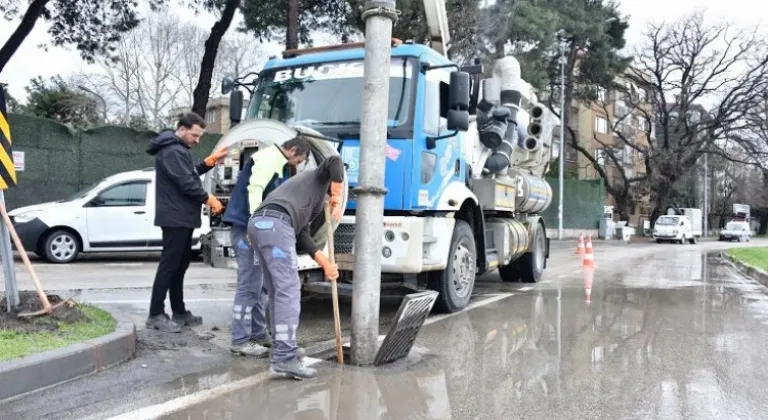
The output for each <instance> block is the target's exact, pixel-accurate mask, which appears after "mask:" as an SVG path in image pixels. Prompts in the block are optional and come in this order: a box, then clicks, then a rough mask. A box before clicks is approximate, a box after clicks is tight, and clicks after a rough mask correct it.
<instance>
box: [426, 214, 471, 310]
mask: <svg viewBox="0 0 768 420" xmlns="http://www.w3.org/2000/svg"><path fill="white" fill-rule="evenodd" d="M476 269H477V251H476V248H475V235H474V234H473V233H472V228H471V227H469V223H467V222H465V221H463V220H456V225H455V226H454V228H453V237H452V238H451V248H450V253H449V254H448V265H447V266H446V267H445V270H442V271H435V272H431V273H429V286H428V288H429V289H431V290H434V291H436V292H438V293H439V295H438V296H437V301H436V302H435V309H436V310H437V311H439V312H448V313H453V312H458V311H460V310H462V309H464V307H466V306H467V305H468V304H469V299H470V298H471V297H472V289H473V288H474V287H475V271H476Z"/></svg>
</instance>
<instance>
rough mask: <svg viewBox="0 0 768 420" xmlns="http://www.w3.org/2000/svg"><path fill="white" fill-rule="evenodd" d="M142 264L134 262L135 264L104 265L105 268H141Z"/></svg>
mask: <svg viewBox="0 0 768 420" xmlns="http://www.w3.org/2000/svg"><path fill="white" fill-rule="evenodd" d="M143 265H144V263H143V262H135V263H104V266H105V267H141V266H143Z"/></svg>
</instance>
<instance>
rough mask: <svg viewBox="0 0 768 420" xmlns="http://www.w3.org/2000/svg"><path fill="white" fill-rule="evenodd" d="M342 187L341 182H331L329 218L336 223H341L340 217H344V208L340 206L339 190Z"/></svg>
mask: <svg viewBox="0 0 768 420" xmlns="http://www.w3.org/2000/svg"><path fill="white" fill-rule="evenodd" d="M342 188H343V185H342V183H341V182H331V200H330V203H329V204H330V206H331V217H333V220H335V221H336V223H339V222H340V221H341V216H343V215H344V208H342V206H341V189H342Z"/></svg>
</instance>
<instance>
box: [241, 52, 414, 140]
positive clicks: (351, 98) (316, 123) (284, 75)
mask: <svg viewBox="0 0 768 420" xmlns="http://www.w3.org/2000/svg"><path fill="white" fill-rule="evenodd" d="M413 69H414V67H413V64H412V60H408V59H406V58H397V57H393V58H392V64H391V68H390V81H389V112H388V113H387V115H388V116H387V121H388V126H389V127H399V126H402V125H405V124H407V123H408V122H409V116H410V114H411V102H412V97H413V83H412V78H413ZM362 112H363V61H362V60H355V61H342V62H333V63H325V64H311V65H306V66H302V67H291V68H282V69H278V70H275V71H267V72H265V74H263V75H262V76H261V77H260V79H259V83H258V86H257V88H256V90H255V91H254V94H253V97H252V99H251V104H250V106H249V107H248V114H247V117H246V118H248V119H252V118H269V119H274V120H278V121H282V122H285V123H288V124H297V125H304V126H307V127H310V128H313V129H316V130H318V131H321V132H322V131H323V130H322V128H323V127H337V128H338V127H344V130H343V132H344V133H347V134H349V135H359V132H360V118H361V115H362Z"/></svg>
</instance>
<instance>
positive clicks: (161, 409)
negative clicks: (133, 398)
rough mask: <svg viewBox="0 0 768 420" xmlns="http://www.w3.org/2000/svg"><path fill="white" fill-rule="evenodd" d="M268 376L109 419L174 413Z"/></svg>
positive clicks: (309, 360) (140, 418)
mask: <svg viewBox="0 0 768 420" xmlns="http://www.w3.org/2000/svg"><path fill="white" fill-rule="evenodd" d="M319 362H321V360H320V359H315V358H313V357H305V358H304V365H305V366H312V365H314V364H317V363H319ZM268 377H269V373H267V372H262V373H259V374H256V375H253V376H249V377H246V378H244V379H240V380H239V381H235V382H230V383H228V384H224V385H221V386H218V387H216V388H211V389H205V390H202V391H198V392H195V393H194V394H189V395H185V396H183V397H178V398H174V399H172V400H169V401H166V402H164V403H160V404H156V405H151V406H149V407H144V408H141V409H139V410H136V411H133V412H130V413H125V414H121V415H118V416H114V417H111V418H109V419H108V420H134V419H135V420H150V419H158V418H161V417H163V416H167V415H169V414H173V413H175V412H177V411H180V410H182V409H184V408H186V407H189V406H192V405H194V404H199V403H202V402H205V401H208V400H212V399H214V398H218V397H222V396H224V395H226V394H229V393H230V392H235V391H238V390H240V389H243V388H247V387H249V386H254V385H256V384H259V383H261V382H263V381H264V380H265V379H267V378H268Z"/></svg>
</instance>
